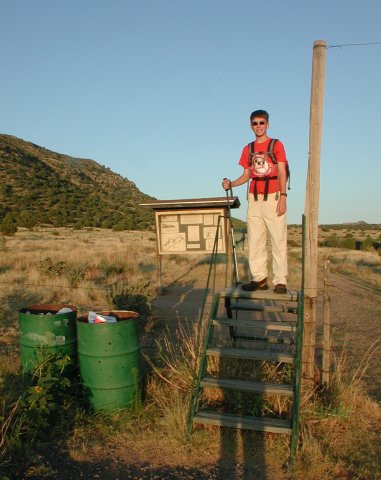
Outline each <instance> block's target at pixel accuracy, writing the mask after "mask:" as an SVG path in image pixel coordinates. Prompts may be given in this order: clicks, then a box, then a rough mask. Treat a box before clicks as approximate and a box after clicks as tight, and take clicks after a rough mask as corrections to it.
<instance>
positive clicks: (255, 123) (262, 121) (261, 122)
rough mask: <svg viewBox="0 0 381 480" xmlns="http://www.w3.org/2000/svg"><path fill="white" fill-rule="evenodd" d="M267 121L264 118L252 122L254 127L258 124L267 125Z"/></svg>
mask: <svg viewBox="0 0 381 480" xmlns="http://www.w3.org/2000/svg"><path fill="white" fill-rule="evenodd" d="M265 123H266V122H265V121H264V120H261V121H260V122H251V124H252V125H254V127H256V126H257V125H265Z"/></svg>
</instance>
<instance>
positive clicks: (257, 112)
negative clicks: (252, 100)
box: [250, 110, 269, 122]
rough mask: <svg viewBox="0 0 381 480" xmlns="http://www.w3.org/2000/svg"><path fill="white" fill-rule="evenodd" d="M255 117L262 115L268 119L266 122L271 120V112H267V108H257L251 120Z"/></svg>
mask: <svg viewBox="0 0 381 480" xmlns="http://www.w3.org/2000/svg"><path fill="white" fill-rule="evenodd" d="M255 117H262V118H264V119H265V120H266V122H268V121H269V114H268V113H267V112H266V110H255V111H254V112H253V113H252V114H251V115H250V122H251V121H252V120H253V118H255Z"/></svg>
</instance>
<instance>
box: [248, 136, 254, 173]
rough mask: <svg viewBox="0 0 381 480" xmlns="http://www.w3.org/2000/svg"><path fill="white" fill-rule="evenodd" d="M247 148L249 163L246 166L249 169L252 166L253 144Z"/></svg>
mask: <svg viewBox="0 0 381 480" xmlns="http://www.w3.org/2000/svg"><path fill="white" fill-rule="evenodd" d="M248 148H249V161H248V166H249V167H251V166H252V165H253V156H254V142H251V143H249V144H248Z"/></svg>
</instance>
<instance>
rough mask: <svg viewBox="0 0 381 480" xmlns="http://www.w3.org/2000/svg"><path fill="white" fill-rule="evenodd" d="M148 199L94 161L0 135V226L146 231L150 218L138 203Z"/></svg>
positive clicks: (150, 215) (150, 213)
mask: <svg viewBox="0 0 381 480" xmlns="http://www.w3.org/2000/svg"><path fill="white" fill-rule="evenodd" d="M150 199H152V197H149V196H148V195H145V194H144V193H142V192H141V191H140V190H139V189H138V188H137V187H136V185H135V184H134V183H133V182H131V181H129V180H127V179H126V178H123V177H121V176H120V175H118V174H116V173H114V172H112V171H111V170H110V169H109V168H106V167H104V166H102V165H99V164H98V163H97V162H95V161H94V160H85V159H79V158H73V157H69V156H67V155H62V154H59V153H55V152H52V151H50V150H47V149H46V148H43V147H40V146H38V145H35V144H33V143H30V142H26V141H24V140H21V139H19V138H16V137H13V136H10V135H2V134H0V225H3V226H4V224H6V226H13V227H15V226H21V227H27V228H31V227H33V226H35V225H42V224H47V225H53V226H69V225H73V226H75V227H77V228H81V227H104V228H114V229H117V230H124V229H146V228H148V227H149V226H150V225H152V223H153V215H152V212H151V211H149V210H146V209H143V208H141V207H140V206H139V203H140V202H144V201H149V200H150ZM2 230H3V231H4V228H2Z"/></svg>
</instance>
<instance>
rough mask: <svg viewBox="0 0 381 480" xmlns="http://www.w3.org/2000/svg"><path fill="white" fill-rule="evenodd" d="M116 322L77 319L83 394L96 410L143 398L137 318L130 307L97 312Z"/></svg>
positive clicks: (129, 403) (129, 404)
mask: <svg viewBox="0 0 381 480" xmlns="http://www.w3.org/2000/svg"><path fill="white" fill-rule="evenodd" d="M98 313H99V314H100V315H109V316H113V317H115V318H116V319H117V321H116V322H115V323H88V320H87V316H82V317H79V318H78V319H77V338H78V359H79V370H80V375H81V381H82V386H83V392H84V397H85V399H86V401H87V403H88V405H89V406H90V407H91V408H92V409H93V410H96V411H97V410H116V409H119V408H125V407H133V406H134V405H136V403H137V401H139V400H140V398H141V382H142V368H141V358H140V342H139V335H138V325H137V322H138V320H137V318H138V317H139V314H138V313H136V312H130V311H121V310H118V311H113V312H98Z"/></svg>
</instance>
